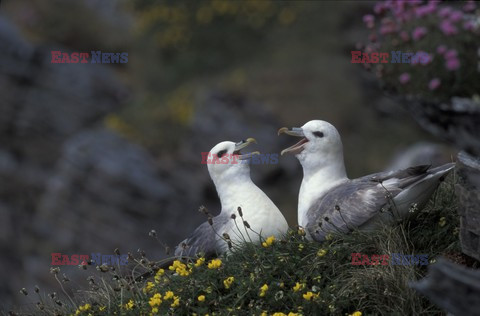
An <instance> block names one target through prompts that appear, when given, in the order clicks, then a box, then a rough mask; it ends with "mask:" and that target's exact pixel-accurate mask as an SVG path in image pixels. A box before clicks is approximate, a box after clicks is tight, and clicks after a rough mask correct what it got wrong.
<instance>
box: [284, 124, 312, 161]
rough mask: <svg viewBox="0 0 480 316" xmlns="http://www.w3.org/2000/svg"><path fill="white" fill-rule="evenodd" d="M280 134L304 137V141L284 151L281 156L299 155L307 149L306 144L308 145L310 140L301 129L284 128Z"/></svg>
mask: <svg viewBox="0 0 480 316" xmlns="http://www.w3.org/2000/svg"><path fill="white" fill-rule="evenodd" d="M280 134H287V135H290V136H296V137H302V139H301V140H300V141H299V142H298V143H296V144H295V145H293V146H290V147H288V148H285V149H284V150H282V152H281V153H280V155H281V156H283V154H287V153H288V154H294V155H297V154H299V153H301V152H302V151H303V149H305V144H306V143H308V139H307V138H306V137H305V134H304V133H303V130H302V128H301V127H292V128H288V127H282V128H281V129H279V130H278V135H280Z"/></svg>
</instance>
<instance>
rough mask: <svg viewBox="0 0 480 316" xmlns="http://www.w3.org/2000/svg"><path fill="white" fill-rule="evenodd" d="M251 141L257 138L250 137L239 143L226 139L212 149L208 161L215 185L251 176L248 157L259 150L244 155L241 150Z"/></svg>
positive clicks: (209, 171)
mask: <svg viewBox="0 0 480 316" xmlns="http://www.w3.org/2000/svg"><path fill="white" fill-rule="evenodd" d="M251 143H256V140H255V139H253V138H248V139H246V140H242V141H240V142H238V143H234V142H230V141H225V142H221V143H218V144H217V145H215V146H214V147H213V148H212V149H211V150H210V152H209V155H208V158H207V161H206V163H207V168H208V173H209V174H210V177H211V178H212V180H213V182H214V183H215V185H217V184H218V183H220V182H224V181H236V180H239V179H238V178H239V177H242V176H243V177H245V176H246V177H248V178H250V166H249V163H248V159H249V158H250V157H252V156H253V155H255V154H258V153H259V152H252V153H248V154H245V155H242V153H241V152H240V150H241V149H243V148H245V147H247V146H248V145H250V144H251Z"/></svg>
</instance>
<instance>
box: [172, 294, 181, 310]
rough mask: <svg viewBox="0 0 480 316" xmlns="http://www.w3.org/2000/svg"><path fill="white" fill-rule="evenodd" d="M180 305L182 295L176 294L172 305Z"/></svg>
mask: <svg viewBox="0 0 480 316" xmlns="http://www.w3.org/2000/svg"><path fill="white" fill-rule="evenodd" d="M179 305H180V297H178V296H175V297H174V298H173V303H172V304H170V306H171V307H177V306H179Z"/></svg>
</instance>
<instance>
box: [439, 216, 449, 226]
mask: <svg viewBox="0 0 480 316" xmlns="http://www.w3.org/2000/svg"><path fill="white" fill-rule="evenodd" d="M445 224H447V220H446V219H445V217H440V220H439V221H438V225H440V227H443V226H445Z"/></svg>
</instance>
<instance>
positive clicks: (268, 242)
mask: <svg viewBox="0 0 480 316" xmlns="http://www.w3.org/2000/svg"><path fill="white" fill-rule="evenodd" d="M274 241H275V236H270V237H268V238H267V239H266V240H265V241H264V242H263V243H262V246H263V247H265V248H267V247H270V246H271V245H272V244H273V242H274Z"/></svg>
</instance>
